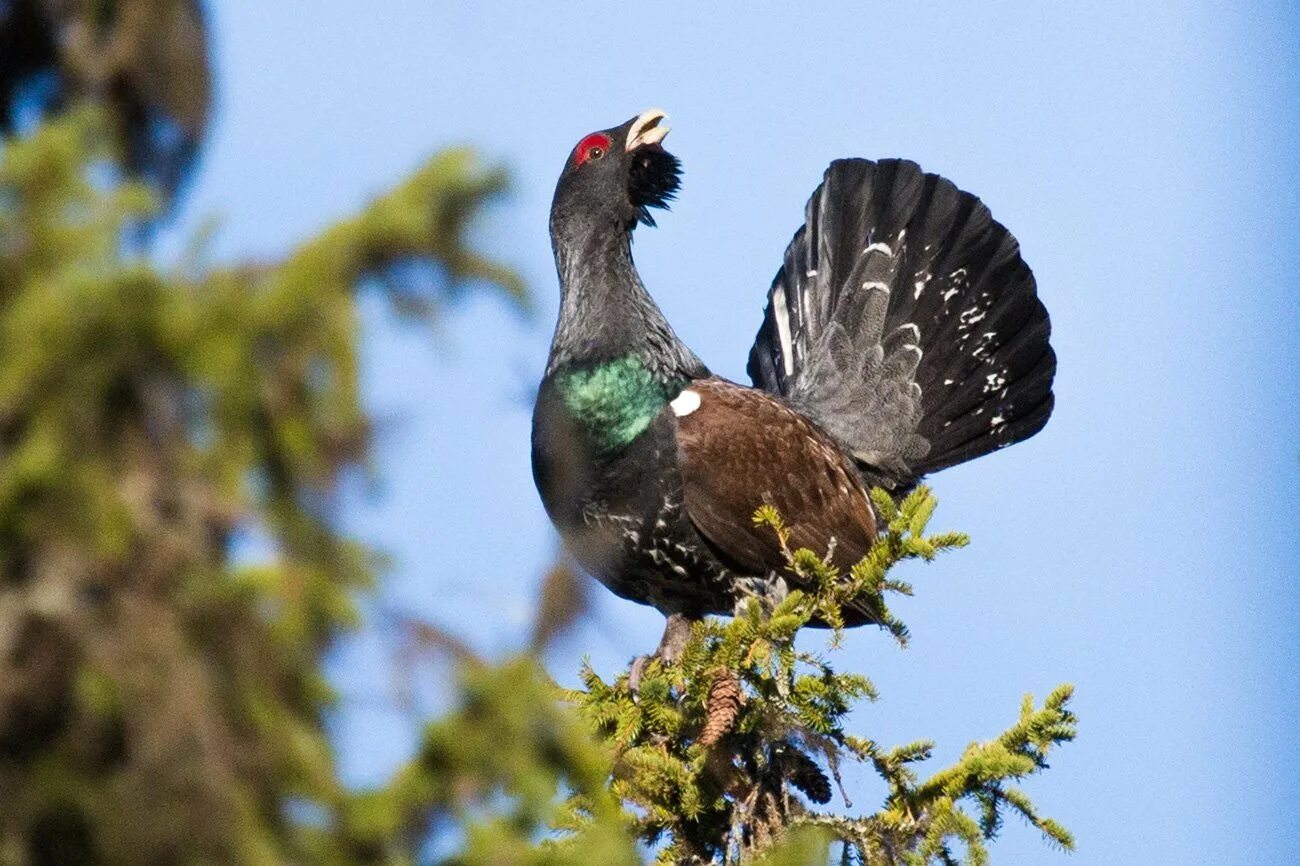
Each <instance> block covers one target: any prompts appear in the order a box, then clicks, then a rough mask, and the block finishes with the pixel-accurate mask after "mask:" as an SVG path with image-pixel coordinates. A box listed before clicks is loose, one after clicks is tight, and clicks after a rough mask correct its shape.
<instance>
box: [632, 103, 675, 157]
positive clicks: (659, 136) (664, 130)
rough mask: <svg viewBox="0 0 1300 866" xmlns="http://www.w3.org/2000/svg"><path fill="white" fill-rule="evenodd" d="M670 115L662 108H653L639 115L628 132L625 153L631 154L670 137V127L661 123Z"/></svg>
mask: <svg viewBox="0 0 1300 866" xmlns="http://www.w3.org/2000/svg"><path fill="white" fill-rule="evenodd" d="M667 116H668V114H667V112H665V111H664V110H663V109H661V108H652V109H650V110H649V111H643V112H641V113H640V114H639V115H637V118H636V120H634V121H632V128H631V129H629V130H628V131H627V144H626V145H624V148H623V149H624V151H625V152H627V153H631V152H632V151H633V150H635V149H636V148H638V147H643V146H645V145H647V144H658V143H659V142H661V141H663V140H664V137H665V136H667V135H668V130H669V127H667V126H661V125H660V121H661V120H663V119H664V118H665V117H667Z"/></svg>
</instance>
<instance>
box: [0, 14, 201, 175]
mask: <svg viewBox="0 0 1300 866" xmlns="http://www.w3.org/2000/svg"><path fill="white" fill-rule="evenodd" d="M204 18H205V16H204V13H203V6H202V3H200V2H199V0H0V132H4V133H6V134H9V133H13V132H14V131H16V130H17V129H18V128H19V126H20V125H21V121H22V120H23V119H24V117H27V118H31V117H39V116H41V115H45V114H49V113H55V112H60V111H62V110H63V109H65V108H67V107H68V106H69V105H72V104H75V103H83V102H92V103H95V104H97V105H99V106H100V107H101V109H103V110H104V112H105V116H106V117H107V118H108V122H109V123H111V125H112V128H113V131H114V133H115V134H116V136H117V138H118V141H119V142H120V149H121V151H122V153H123V155H124V157H125V164H126V166H127V167H128V169H129V170H130V171H132V172H133V173H136V174H138V175H140V176H143V177H145V178H148V179H149V180H150V181H151V182H152V183H153V184H154V186H155V188H156V190H158V191H159V192H160V193H161V194H162V195H163V196H164V197H165V198H170V197H171V195H172V194H173V193H174V192H175V190H176V188H177V186H178V185H179V184H180V182H181V180H182V179H183V176H184V174H185V172H186V171H187V170H188V169H189V168H190V167H191V165H192V164H193V162H194V159H195V156H196V155H197V153H198V150H199V146H200V144H201V143H202V141H203V134H204V132H205V130H206V128H207V124H208V112H209V106H210V103H211V100H212V81H211V78H212V75H211V70H210V68H209V67H210V64H209V59H208V48H207V27H206V23H205V20H204Z"/></svg>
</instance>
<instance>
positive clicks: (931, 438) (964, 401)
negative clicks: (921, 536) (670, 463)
mask: <svg viewBox="0 0 1300 866" xmlns="http://www.w3.org/2000/svg"><path fill="white" fill-rule="evenodd" d="M1050 333H1051V326H1050V322H1049V319H1048V316H1047V311H1046V310H1045V309H1044V308H1043V305H1042V304H1041V303H1040V302H1039V300H1038V297H1037V292H1036V288H1035V284H1034V277H1033V274H1032V272H1031V271H1030V270H1029V267H1028V266H1027V265H1026V264H1025V263H1024V261H1023V260H1022V259H1021V258H1020V249H1019V244H1018V243H1017V242H1016V239H1015V238H1014V237H1012V235H1011V233H1010V232H1008V231H1007V229H1006V228H1004V227H1003V226H1002V225H1001V224H999V223H998V222H996V221H995V220H994V219H993V217H992V215H991V214H990V213H989V210H988V208H987V207H985V206H984V204H983V203H982V202H980V200H979V199H978V198H976V197H975V196H973V195H971V194H969V193H966V192H962V191H961V190H959V189H958V188H957V187H956V186H955V185H953V184H952V183H951V182H950V181H948V180H945V179H944V178H941V177H939V176H938V175H934V174H925V173H923V172H922V171H921V170H920V168H919V167H918V166H917V165H916V164H915V163H911V162H906V161H902V160H882V161H880V162H878V163H877V162H871V161H868V160H838V161H836V162H834V163H832V164H831V166H830V168H829V169H827V171H826V176H825V178H824V179H823V182H822V184H821V186H819V187H818V188H817V190H816V191H815V192H814V193H813V196H812V198H811V199H810V200H809V202H808V207H807V210H806V221H805V224H804V226H803V227H801V228H800V229H799V231H798V232H796V233H795V236H794V239H793V240H792V241H791V242H790V246H789V247H788V248H787V249H786V254H785V262H784V264H783V266H782V268H781V270H780V271H778V272H777V275H776V279H775V280H774V281H773V283H772V288H771V290H770V291H769V293H768V305H767V310H766V313H765V315H764V319H763V324H762V326H761V327H760V329H759V332H758V337H757V339H756V341H755V343H754V348H753V350H752V351H751V352H750V358H749V372H750V376H751V378H752V379H753V380H754V384H755V385H757V386H758V387H761V388H764V389H766V390H769V391H772V392H774V393H777V394H780V395H782V396H784V397H786V398H787V399H789V400H790V401H791V402H793V403H794V404H796V405H797V406H798V407H799V408H800V409H801V410H803V411H804V412H806V413H807V414H809V415H810V416H811V417H813V418H814V419H815V420H817V421H818V422H819V423H820V424H821V425H822V426H823V427H825V428H826V429H827V430H828V431H829V432H830V433H831V434H832V435H834V436H835V437H836V438H838V439H839V440H840V441H841V442H842V443H843V444H844V445H845V447H846V448H847V449H848V450H849V451H850V452H851V453H852V454H853V455H854V457H855V458H856V459H857V460H858V461H859V463H860V465H861V466H862V468H863V471H864V474H865V475H867V476H868V478H869V479H870V480H871V481H872V482H873V483H883V484H887V485H893V486H905V485H907V484H911V483H913V482H914V481H915V480H916V479H917V478H919V477H920V476H921V475H923V474H925V473H927V472H932V471H935V470H937V469H942V468H944V467H946V466H951V465H953V464H955V463H960V462H962V461H964V460H969V459H972V458H974V457H978V456H980V455H981V454H986V453H988V452H990V451H993V450H996V449H998V448H1001V447H1004V446H1006V445H1010V444H1012V443H1013V442H1018V441H1020V440H1022V439H1026V438H1028V437H1029V436H1032V435H1033V434H1034V433H1036V432H1038V431H1039V430H1040V429H1042V426H1043V425H1044V424H1045V423H1046V422H1047V418H1048V416H1049V415H1050V414H1051V410H1052V391H1051V388H1052V378H1053V375H1054V373H1055V369H1056V359H1055V355H1054V354H1053V352H1052V349H1051V346H1050V345H1049V343H1048V339H1049V336H1050Z"/></svg>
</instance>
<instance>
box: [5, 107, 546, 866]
mask: <svg viewBox="0 0 1300 866" xmlns="http://www.w3.org/2000/svg"><path fill="white" fill-rule="evenodd" d="M116 153H117V151H116V136H115V135H114V134H113V133H112V127H111V125H110V124H107V123H105V122H103V121H102V115H100V114H98V113H96V112H93V111H85V112H76V113H73V114H71V115H68V116H65V117H64V118H63V119H61V120H58V121H57V122H52V123H48V124H46V125H43V126H41V127H40V128H39V129H37V130H36V131H35V132H34V133H33V134H31V135H30V136H27V137H25V138H17V139H10V140H9V141H8V142H7V143H6V144H5V146H4V150H3V152H2V153H0V347H3V350H2V351H0V863H5V864H10V863H13V864H22V863H39V862H108V863H180V862H195V863H235V862H250V863H256V862H285V861H298V862H326V861H327V860H328V859H329V858H327V857H326V856H325V853H324V852H325V851H327V850H328V851H331V852H332V851H337V850H341V849H340V843H339V839H338V838H337V836H338V834H339V833H341V832H343V831H344V830H345V829H346V828H347V827H348V826H350V824H349V823H348V820H346V815H347V814H348V813H349V810H350V809H351V808H352V801H351V799H350V795H349V793H348V792H347V791H346V790H344V789H343V787H342V786H341V784H340V783H339V781H338V778H337V775H336V773H335V769H334V765H333V759H332V755H331V750H330V747H329V744H328V742H327V740H326V736H325V730H324V725H323V715H324V712H325V710H326V708H327V707H328V706H329V705H330V703H331V700H332V696H331V692H330V689H329V687H328V686H327V684H326V682H325V680H324V677H323V674H322V671H321V659H322V654H323V652H324V651H325V649H326V648H327V647H328V646H329V645H330V643H331V641H332V640H333V639H334V638H335V637H336V636H337V635H338V634H339V633H340V630H342V629H344V628H347V627H349V626H351V625H353V624H355V622H356V620H357V614H356V610H355V606H354V595H355V593H356V591H357V590H359V589H363V588H366V587H368V586H370V585H371V583H372V581H373V576H374V573H375V563H374V561H373V557H372V556H371V555H370V554H368V553H367V552H366V551H365V550H363V549H362V548H361V547H360V546H358V545H357V544H355V543H353V542H351V541H349V540H348V539H347V538H345V537H343V536H341V535H340V534H339V532H338V530H337V529H336V527H335V522H334V519H333V510H334V509H333V504H334V498H335V494H336V491H337V488H338V485H339V483H340V480H341V478H342V477H343V473H345V472H346V471H348V470H349V468H352V467H359V466H361V465H362V461H364V459H365V457H366V448H367V440H368V433H369V424H368V421H367V418H366V415H365V413H364V411H363V408H362V405H361V401H360V394H359V393H358V390H357V388H358V383H357V375H358V371H357V351H358V343H359V339H360V334H359V321H358V310H357V287H358V285H359V284H360V283H363V282H367V283H369V282H374V283H376V284H377V285H379V286H381V287H386V288H387V289H388V290H389V295H390V297H391V296H393V295H394V294H395V293H396V291H398V289H399V287H400V288H401V290H402V291H405V292H407V293H408V294H407V295H404V296H403V297H402V298H401V301H402V304H401V306H402V308H403V309H406V308H409V306H410V301H411V300H412V299H413V298H414V299H416V300H419V301H420V302H421V304H422V305H424V306H426V307H427V306H428V305H431V304H433V303H435V302H436V300H437V297H438V295H437V292H438V291H439V286H443V287H445V286H450V285H454V284H456V283H459V282H460V281H462V280H466V279H473V280H477V281H479V282H480V283H483V282H484V281H486V283H490V284H494V285H496V286H497V287H498V288H499V289H500V290H502V291H503V292H505V293H506V294H507V295H508V296H509V297H510V298H512V299H515V300H516V301H518V300H520V299H521V298H522V288H521V286H520V283H519V281H518V279H517V278H516V277H515V276H514V275H513V274H511V273H510V272H509V271H508V270H507V269H506V268H504V267H503V266H501V265H498V264H496V263H495V262H493V261H491V260H490V259H488V258H486V257H484V256H482V255H480V254H479V253H477V252H476V251H475V250H473V249H472V248H471V247H469V245H468V244H467V242H466V237H465V232H466V228H467V224H468V222H469V220H470V219H472V217H473V215H474V214H475V213H476V212H477V211H478V210H479V209H480V208H481V206H482V205H483V204H484V203H485V202H486V201H488V200H490V199H491V198H493V197H494V196H496V195H497V194H498V193H499V192H501V191H502V189H503V188H504V184H505V178H504V176H503V175H502V173H501V172H499V171H487V172H485V171H481V170H479V169H478V168H476V166H475V164H474V159H473V155H472V154H471V153H470V152H468V151H450V152H446V153H442V154H440V155H438V156H436V157H434V158H433V159H432V160H430V161H429V162H428V163H427V164H426V165H424V166H423V167H422V168H420V169H419V170H418V171H416V172H415V173H414V174H413V175H412V176H411V177H410V178H409V179H408V180H406V181H405V182H404V183H402V184H401V185H400V186H399V187H398V188H397V189H395V190H393V191H391V192H390V193H388V194H386V195H383V196H381V197H379V198H378V199H377V200H376V201H374V202H373V203H372V204H371V205H369V206H368V207H367V208H365V209H364V210H363V211H362V212H360V213H359V214H357V215H356V216H354V217H351V218H349V219H346V220H343V221H341V222H339V223H338V224H336V225H335V226H334V227H332V228H330V229H329V230H327V231H325V232H324V233H322V234H321V236H320V237H318V238H316V239H314V240H312V241H309V242H308V243H306V244H304V245H302V246H301V247H300V248H298V249H297V250H296V251H295V252H293V253H292V254H290V255H289V256H288V257H287V258H285V260H284V261H282V262H279V263H277V264H270V265H259V266H249V267H228V268H219V269H212V270H204V269H200V268H198V267H195V266H187V267H185V268H182V269H180V270H179V271H165V270H162V269H160V268H159V267H157V266H156V265H154V264H152V263H151V262H150V261H149V260H148V259H147V258H145V257H143V256H142V255H139V254H134V253H132V252H131V249H132V245H131V244H129V243H126V242H125V241H124V238H126V237H128V236H129V235H130V231H129V230H130V228H131V226H132V225H135V224H138V223H139V221H141V220H143V219H146V218H147V217H148V216H149V214H150V213H151V208H152V207H153V203H154V201H155V199H154V197H153V196H152V194H151V192H150V189H149V188H148V187H146V186H143V185H139V184H135V183H116V182H113V181H112V180H111V178H112V177H113V176H114V175H113V173H112V171H111V170H106V166H107V167H111V166H112V165H113V164H114V160H115V159H116ZM106 178H109V180H106ZM418 263H426V264H429V265H430V266H435V267H436V268H437V269H438V272H439V273H440V274H441V275H442V277H443V280H442V282H441V283H440V284H438V285H434V284H422V285H423V287H424V289H425V293H424V294H423V295H419V296H413V295H411V294H409V293H410V292H411V291H412V290H411V289H410V288H409V286H407V285H406V284H404V283H401V282H400V281H395V280H394V279H393V278H392V276H391V275H392V272H393V269H394V268H398V267H400V268H410V267H412V265H413V264H418ZM375 276H377V277H380V278H381V279H379V280H375V281H368V280H367V278H368V277H375ZM249 538H253V539H261V541H260V542H258V543H259V545H260V546H262V547H265V548H267V550H266V555H265V556H259V557H258V561H257V562H255V563H249V562H248V559H249V558H248V557H244V558H243V561H241V558H240V557H237V556H234V555H233V551H235V550H236V549H238V548H239V546H240V545H239V544H237V543H236V542H238V541H239V540H240V539H249ZM248 546H249V545H248V544H245V545H244V547H245V548H247V547H248ZM327 842H328V844H327ZM331 856H332V855H331Z"/></svg>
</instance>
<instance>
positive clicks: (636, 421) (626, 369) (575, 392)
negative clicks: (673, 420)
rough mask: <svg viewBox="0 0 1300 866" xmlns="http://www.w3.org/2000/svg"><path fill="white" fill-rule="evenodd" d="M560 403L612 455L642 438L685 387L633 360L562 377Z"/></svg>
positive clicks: (569, 372) (574, 371)
mask: <svg viewBox="0 0 1300 866" xmlns="http://www.w3.org/2000/svg"><path fill="white" fill-rule="evenodd" d="M556 384H557V386H558V387H559V392H560V397H561V398H562V399H563V400H564V405H565V406H566V407H567V408H568V410H569V411H570V412H572V413H573V416H574V417H575V418H576V419H578V421H580V422H581V423H582V425H583V426H584V427H586V428H587V430H588V431H589V432H590V433H591V435H592V438H593V439H595V441H596V442H597V443H598V444H599V445H600V446H601V447H602V448H606V449H619V448H623V447H625V446H626V445H628V444H629V443H631V442H632V440H633V439H635V438H636V437H637V436H640V435H641V434H642V433H643V432H645V429H646V428H647V427H649V426H650V422H652V421H653V420H654V419H655V416H656V415H658V414H659V412H660V411H661V410H662V409H663V407H664V406H666V405H667V404H668V401H669V400H671V399H672V398H673V397H674V396H676V394H677V392H678V391H680V390H681V388H682V385H683V384H684V383H681V382H668V381H665V380H663V379H661V378H659V377H657V376H655V375H654V374H653V373H652V372H650V370H649V369H647V368H646V366H645V364H644V363H643V362H642V361H641V359H640V358H638V357H636V356H635V355H628V356H626V357H623V358H618V359H615V360H613V361H606V362H604V363H601V364H596V365H594V366H590V367H579V368H576V369H570V370H566V371H564V372H562V373H560V374H559V375H558V376H557V377H556Z"/></svg>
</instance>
